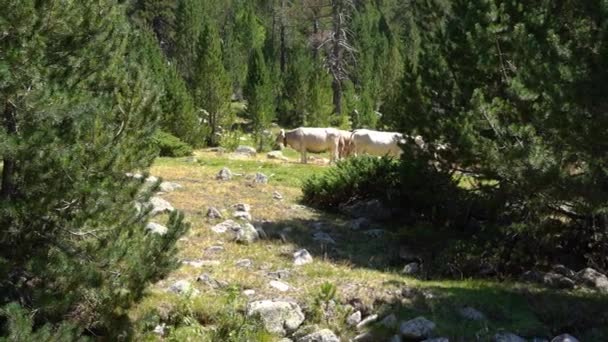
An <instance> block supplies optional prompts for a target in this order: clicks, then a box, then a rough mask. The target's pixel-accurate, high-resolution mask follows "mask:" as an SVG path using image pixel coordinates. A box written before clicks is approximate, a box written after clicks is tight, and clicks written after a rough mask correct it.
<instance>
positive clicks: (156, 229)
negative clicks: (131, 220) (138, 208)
mask: <svg viewBox="0 0 608 342" xmlns="http://www.w3.org/2000/svg"><path fill="white" fill-rule="evenodd" d="M146 230H147V231H149V232H151V233H154V234H158V235H161V236H162V235H165V234H167V231H169V229H168V228H167V227H165V226H163V225H160V224H158V223H155V222H148V224H147V225H146Z"/></svg>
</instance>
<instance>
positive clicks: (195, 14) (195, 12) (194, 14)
mask: <svg viewBox="0 0 608 342" xmlns="http://www.w3.org/2000/svg"><path fill="white" fill-rule="evenodd" d="M204 16H205V11H204V6H203V0H179V2H178V4H177V9H176V12H175V21H176V29H175V31H176V32H175V59H176V61H177V67H178V70H179V71H180V73H181V75H182V77H183V78H184V80H186V84H187V85H188V88H189V89H192V88H193V82H194V72H193V70H194V65H195V64H196V60H197V53H198V43H199V36H200V34H201V30H202V29H203V18H204Z"/></svg>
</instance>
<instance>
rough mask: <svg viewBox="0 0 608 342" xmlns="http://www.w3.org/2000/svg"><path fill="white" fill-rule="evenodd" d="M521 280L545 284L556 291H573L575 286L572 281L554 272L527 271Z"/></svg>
mask: <svg viewBox="0 0 608 342" xmlns="http://www.w3.org/2000/svg"><path fill="white" fill-rule="evenodd" d="M521 278H522V280H524V281H528V282H533V283H538V284H543V285H545V286H547V287H551V288H555V289H571V288H573V287H574V285H575V283H574V281H573V280H572V279H570V278H568V277H566V276H563V275H561V274H558V273H553V272H548V273H544V272H539V271H527V272H525V273H524V274H523V275H522V276H521Z"/></svg>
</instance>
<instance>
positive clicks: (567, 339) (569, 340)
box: [551, 334, 578, 342]
mask: <svg viewBox="0 0 608 342" xmlns="http://www.w3.org/2000/svg"><path fill="white" fill-rule="evenodd" d="M551 342H578V339H577V338H576V337H574V336H572V335H569V334H562V335H559V336H556V337H554V338H553V339H552V340H551Z"/></svg>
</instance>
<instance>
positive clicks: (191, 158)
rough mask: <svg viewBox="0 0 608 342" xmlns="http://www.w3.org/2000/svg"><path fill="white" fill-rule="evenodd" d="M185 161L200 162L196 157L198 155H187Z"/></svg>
mask: <svg viewBox="0 0 608 342" xmlns="http://www.w3.org/2000/svg"><path fill="white" fill-rule="evenodd" d="M184 162H186V163H198V158H196V157H186V158H185V159H184Z"/></svg>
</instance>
